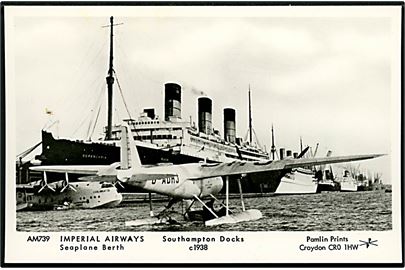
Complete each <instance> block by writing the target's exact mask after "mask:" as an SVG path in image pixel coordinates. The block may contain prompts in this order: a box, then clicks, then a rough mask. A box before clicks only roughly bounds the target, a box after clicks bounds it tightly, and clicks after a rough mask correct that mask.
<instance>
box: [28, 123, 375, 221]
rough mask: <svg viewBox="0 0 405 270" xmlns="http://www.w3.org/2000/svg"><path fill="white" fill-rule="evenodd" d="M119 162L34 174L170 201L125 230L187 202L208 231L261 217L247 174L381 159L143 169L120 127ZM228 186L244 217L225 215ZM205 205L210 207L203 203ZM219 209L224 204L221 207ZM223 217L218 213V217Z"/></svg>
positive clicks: (44, 168)
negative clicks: (244, 183) (232, 184)
mask: <svg viewBox="0 0 405 270" xmlns="http://www.w3.org/2000/svg"><path fill="white" fill-rule="evenodd" d="M120 145H121V151H120V153H121V154H120V155H121V156H120V162H117V163H114V164H111V165H107V166H91V165H83V166H66V165H65V166H37V167H33V168H32V170H36V171H48V172H57V173H73V174H81V175H86V176H83V177H80V178H79V180H83V181H96V182H112V183H119V184H125V185H130V186H135V187H138V188H142V189H143V190H145V191H147V192H153V193H159V194H163V195H167V196H169V197H170V198H171V199H170V201H169V203H168V205H167V206H166V207H165V209H163V211H161V212H160V213H159V214H158V215H156V216H154V215H153V210H152V208H151V211H150V215H151V217H148V218H145V219H141V220H132V221H127V222H126V223H125V225H126V226H139V225H146V224H158V223H164V222H167V221H168V219H167V215H166V213H167V212H168V211H167V210H169V209H170V208H171V207H172V206H173V205H174V204H175V203H178V202H181V201H183V200H187V201H189V202H190V201H191V203H189V206H188V207H187V209H186V213H187V212H188V211H190V209H191V206H192V205H193V202H197V201H198V202H199V203H200V204H201V205H202V207H203V210H206V212H209V213H210V214H211V218H209V219H206V220H204V223H205V225H206V226H213V225H220V224H232V223H238V222H243V221H251V220H257V219H260V218H261V217H262V213H261V212H260V211H259V210H257V209H249V210H247V209H245V205H244V202H243V191H242V188H241V178H243V177H242V176H246V175H249V174H251V173H260V172H267V171H274V172H276V173H277V172H278V173H281V174H285V173H287V172H289V171H291V170H292V169H294V168H298V167H303V166H314V165H321V164H331V163H340V162H349V161H359V160H365V159H371V158H376V157H379V156H382V155H380V154H370V155H352V156H341V157H324V158H300V159H284V160H266V161H256V162H251V161H243V160H234V161H232V162H224V163H206V162H201V163H189V164H179V165H173V164H165V165H142V164H141V162H140V159H139V155H138V152H137V150H136V147H135V143H134V141H133V136H132V134H131V129H130V128H129V127H128V126H127V125H126V124H123V125H122V126H121V144H120ZM229 181H238V186H239V193H240V199H241V205H242V211H240V212H238V213H236V211H231V210H230V209H229ZM224 186H225V204H224V205H223V207H224V208H225V211H215V210H214V209H213V207H212V206H211V205H212V204H211V203H209V202H212V200H215V201H218V202H219V200H218V199H217V195H218V194H219V192H220V191H221V190H222V189H223V187H224ZM207 200H209V202H207V203H206V202H204V201H207ZM221 204H222V203H221ZM219 212H221V213H219Z"/></svg>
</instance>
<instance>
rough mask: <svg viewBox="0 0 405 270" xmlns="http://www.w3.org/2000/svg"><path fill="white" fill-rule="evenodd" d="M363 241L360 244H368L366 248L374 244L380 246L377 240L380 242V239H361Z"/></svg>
mask: <svg viewBox="0 0 405 270" xmlns="http://www.w3.org/2000/svg"><path fill="white" fill-rule="evenodd" d="M359 241H360V242H361V244H360V246H364V245H365V246H366V248H368V247H369V246H371V245H373V246H378V245H377V244H376V242H378V240H371V238H369V239H368V241H363V240H359Z"/></svg>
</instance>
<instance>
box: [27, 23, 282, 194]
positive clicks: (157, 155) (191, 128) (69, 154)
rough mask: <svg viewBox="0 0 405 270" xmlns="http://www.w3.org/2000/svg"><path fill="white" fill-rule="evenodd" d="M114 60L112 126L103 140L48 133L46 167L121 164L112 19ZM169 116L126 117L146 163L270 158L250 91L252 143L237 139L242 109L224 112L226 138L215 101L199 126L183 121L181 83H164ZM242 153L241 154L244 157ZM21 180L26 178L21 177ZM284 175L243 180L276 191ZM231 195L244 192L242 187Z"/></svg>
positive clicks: (201, 104)
mask: <svg viewBox="0 0 405 270" xmlns="http://www.w3.org/2000/svg"><path fill="white" fill-rule="evenodd" d="M110 23H111V24H110V28H111V34H110V58H109V69H108V75H107V77H106V82H107V88H108V99H107V100H108V102H107V112H108V113H107V117H108V119H107V126H106V127H105V130H104V131H105V139H104V140H102V141H83V140H71V139H55V138H54V137H53V135H52V133H50V132H49V131H46V130H42V153H41V154H40V155H37V156H36V160H38V161H40V163H41V165H90V164H91V165H103V164H111V163H113V162H116V161H119V159H120V149H119V139H120V136H121V134H120V128H119V125H113V123H112V119H113V116H112V113H113V104H112V100H113V99H112V96H113V92H114V91H113V84H114V80H115V79H114V74H115V70H114V68H113V26H114V24H113V17H111V18H110ZM164 88H165V91H164V118H163V119H161V118H160V117H159V116H158V115H157V114H156V113H155V109H154V108H145V109H144V110H143V112H142V113H141V114H140V116H139V118H138V119H132V118H128V119H124V120H123V121H125V122H126V123H127V124H128V125H129V126H130V127H131V129H132V134H133V136H134V139H135V141H136V146H137V149H138V152H139V155H140V159H141V162H142V163H143V164H158V163H173V164H182V163H191V162H223V161H229V160H235V159H240V158H242V159H244V160H250V161H260V160H269V159H270V157H269V154H268V153H267V152H266V151H263V150H262V149H260V148H259V147H257V146H256V145H255V144H254V143H253V136H252V124H251V123H252V117H251V100H250V89H249V92H248V93H249V96H248V98H249V134H250V136H249V140H247V141H245V140H243V139H242V138H239V137H237V136H236V121H235V119H236V110H235V109H234V108H224V109H223V127H224V128H223V134H224V135H223V137H222V136H221V135H220V132H219V131H217V130H215V129H213V127H212V100H211V99H210V98H209V97H206V96H203V97H200V98H198V102H197V103H198V125H197V126H195V125H194V124H193V123H192V122H191V121H184V120H183V119H182V117H181V103H182V87H181V85H180V84H178V83H175V82H167V83H165V85H164ZM238 151H240V153H241V155H240V156H239V155H238ZM20 179H21V177H20ZM280 180H281V177H280V174H279V173H276V174H274V173H269V172H267V173H258V174H254V175H251V176H249V177H248V178H247V180H245V181H243V188H244V190H245V191H246V192H274V191H275V190H276V188H277V186H278V184H279V183H280ZM230 191H231V192H232V191H235V192H237V191H238V187H237V185H235V186H230Z"/></svg>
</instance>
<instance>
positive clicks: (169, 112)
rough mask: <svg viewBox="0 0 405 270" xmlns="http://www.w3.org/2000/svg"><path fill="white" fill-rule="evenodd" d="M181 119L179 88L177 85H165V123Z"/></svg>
mask: <svg viewBox="0 0 405 270" xmlns="http://www.w3.org/2000/svg"><path fill="white" fill-rule="evenodd" d="M179 119H181V86H180V85H179V84H177V83H166V84H165V121H173V120H174V121H176V120H179Z"/></svg>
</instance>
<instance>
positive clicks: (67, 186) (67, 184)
mask: <svg viewBox="0 0 405 270" xmlns="http://www.w3.org/2000/svg"><path fill="white" fill-rule="evenodd" d="M64 183H65V185H64V187H63V188H62V189H61V190H60V192H61V193H62V192H63V191H65V189H67V188H70V189H71V190H73V191H74V192H77V190H76V189H75V188H74V187H73V186H72V185H71V184H69V177H68V173H67V172H65V182H64Z"/></svg>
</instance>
